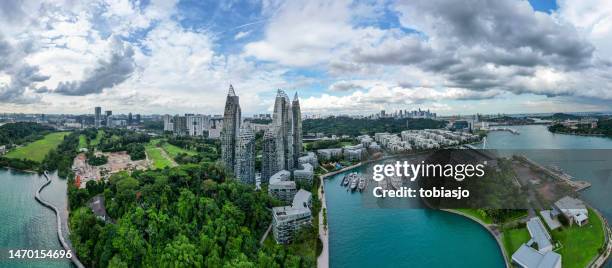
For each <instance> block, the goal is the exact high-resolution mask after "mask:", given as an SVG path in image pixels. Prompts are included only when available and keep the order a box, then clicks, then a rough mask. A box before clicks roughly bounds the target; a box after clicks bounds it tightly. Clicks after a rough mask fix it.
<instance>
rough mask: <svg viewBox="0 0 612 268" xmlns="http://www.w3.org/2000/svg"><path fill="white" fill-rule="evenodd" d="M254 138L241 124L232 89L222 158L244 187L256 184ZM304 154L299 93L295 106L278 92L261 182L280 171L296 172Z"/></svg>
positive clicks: (265, 144)
mask: <svg viewBox="0 0 612 268" xmlns="http://www.w3.org/2000/svg"><path fill="white" fill-rule="evenodd" d="M255 153H256V152H255V134H254V133H253V131H252V130H251V128H250V127H249V126H248V124H242V118H241V110H240V102H239V98H238V96H237V95H236V92H235V91H234V87H233V86H232V85H230V88H229V92H228V94H227V99H226V101H225V110H224V113H223V128H222V130H221V158H222V160H223V163H224V164H225V167H226V169H228V170H232V171H233V172H234V175H235V176H236V178H237V179H238V180H240V181H242V182H243V183H254V182H255ZM301 154H302V113H301V111H300V101H299V99H298V96H297V93H296V94H295V97H294V98H293V102H291V101H290V100H289V97H288V96H287V94H286V93H285V92H284V91H282V90H280V89H279V90H278V92H277V94H276V99H275V101H274V113H273V115H272V123H271V124H270V125H269V126H268V128H267V129H266V130H265V132H264V136H263V152H262V159H261V181H262V182H264V183H267V182H268V180H269V179H270V176H272V175H274V174H275V173H277V172H279V171H281V170H289V171H291V170H294V169H295V168H296V167H297V165H298V158H299V157H300V156H301Z"/></svg>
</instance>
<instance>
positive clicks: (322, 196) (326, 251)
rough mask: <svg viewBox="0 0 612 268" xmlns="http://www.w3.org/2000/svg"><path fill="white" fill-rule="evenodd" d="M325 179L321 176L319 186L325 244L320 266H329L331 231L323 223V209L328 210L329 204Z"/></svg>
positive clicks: (321, 225) (323, 240) (322, 234)
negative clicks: (325, 190) (325, 189)
mask: <svg viewBox="0 0 612 268" xmlns="http://www.w3.org/2000/svg"><path fill="white" fill-rule="evenodd" d="M324 183H325V182H324V181H323V179H322V178H321V185H320V186H319V196H320V199H321V211H320V212H319V238H320V239H321V242H322V244H323V249H322V250H321V255H319V257H318V258H317V267H318V268H328V267H329V233H328V231H329V230H328V228H327V226H325V225H324V224H323V210H324V209H325V211H327V204H326V202H325V192H324V191H323V189H324V188H323V185H324Z"/></svg>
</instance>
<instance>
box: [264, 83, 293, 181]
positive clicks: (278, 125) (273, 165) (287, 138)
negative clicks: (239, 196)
mask: <svg viewBox="0 0 612 268" xmlns="http://www.w3.org/2000/svg"><path fill="white" fill-rule="evenodd" d="M263 146H264V148H263V155H262V172H261V179H262V182H267V181H268V179H269V178H270V176H272V175H273V174H274V173H276V172H278V171H280V170H289V171H291V170H294V169H295V168H296V167H297V162H298V158H299V157H300V155H301V153H302V113H301V111H300V103H299V99H298V97H297V93H296V95H295V97H294V99H293V102H290V100H289V97H288V96H287V94H285V92H284V91H282V90H280V89H279V90H278V92H277V94H276V100H275V101H274V114H273V115H272V124H271V125H270V128H269V129H268V130H267V131H266V132H265V134H264V145H263Z"/></svg>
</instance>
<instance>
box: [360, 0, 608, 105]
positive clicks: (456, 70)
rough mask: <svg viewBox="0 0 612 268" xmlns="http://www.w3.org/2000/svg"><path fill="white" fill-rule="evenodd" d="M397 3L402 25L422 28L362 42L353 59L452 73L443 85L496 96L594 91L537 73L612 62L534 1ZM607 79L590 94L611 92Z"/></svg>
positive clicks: (573, 75)
mask: <svg viewBox="0 0 612 268" xmlns="http://www.w3.org/2000/svg"><path fill="white" fill-rule="evenodd" d="M394 9H395V11H397V12H398V14H399V19H400V22H401V23H402V26H404V27H406V28H411V29H414V30H416V31H417V32H416V33H413V32H409V33H406V34H397V32H395V34H391V35H387V36H385V37H383V39H382V41H381V42H378V43H373V44H356V45H355V46H354V48H353V49H352V51H351V57H352V60H353V61H354V62H356V63H359V64H363V65H381V66H389V65H410V66H414V67H416V68H418V69H420V70H423V71H425V72H429V73H431V74H435V75H436V76H438V77H440V78H442V79H444V82H441V84H439V85H441V86H444V87H447V88H462V89H466V90H471V91H476V92H497V93H487V94H476V93H475V95H473V96H468V95H469V94H468V95H465V98H468V99H469V98H472V97H475V98H476V99H478V98H481V97H482V98H489V97H494V96H496V95H497V94H499V92H500V91H509V92H513V93H516V94H522V93H535V94H541V95H546V96H562V95H572V94H574V95H580V94H582V93H581V92H587V91H585V90H583V91H579V90H580V89H579V87H576V86H575V85H572V86H570V85H564V84H555V83H551V84H546V83H547V82H542V80H538V79H535V77H536V74H537V71H538V70H540V71H541V70H543V69H545V70H554V71H555V72H556V73H557V74H558V75H559V77H561V79H565V78H567V79H569V80H570V81H575V80H576V79H577V77H580V74H581V73H589V72H593V70H602V69H603V70H605V69H609V68H611V67H612V66H611V65H607V64H606V61H605V60H602V59H599V58H597V57H596V56H595V55H594V54H595V48H594V46H593V45H592V44H591V43H589V42H588V41H587V40H585V39H584V38H583V36H582V35H581V34H580V33H578V31H577V29H576V28H574V26H572V25H568V24H564V23H563V22H560V21H558V20H556V19H555V18H554V17H553V16H551V15H549V14H545V13H541V12H536V11H534V10H533V8H532V7H531V6H530V4H529V3H528V2H527V1H513V0H500V1H480V0H465V1H464V0H461V1H459V0H457V1H447V0H414V1H413V0H410V1H403V2H399V3H397V4H395V5H394ZM602 77H603V78H602ZM541 78H542V77H541V76H540V77H539V79H541ZM599 78H602V79H604V80H605V81H604V82H603V83H599V84H598V85H590V86H591V87H590V91H588V92H600V91H603V90H605V88H603V87H604V86H605V85H606V84H607V83H608V82H606V81H609V77H607V78H606V77H604V76H601V77H599ZM572 79H574V80H572ZM598 81H599V80H598ZM582 82H584V81H582ZM543 83H544V86H545V87H546V88H542V86H543ZM583 84H584V83H583ZM589 94H595V93H589ZM458 98H459V97H458Z"/></svg>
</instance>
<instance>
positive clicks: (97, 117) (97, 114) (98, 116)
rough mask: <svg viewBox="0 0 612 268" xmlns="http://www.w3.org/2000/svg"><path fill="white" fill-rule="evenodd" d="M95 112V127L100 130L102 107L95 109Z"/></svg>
mask: <svg viewBox="0 0 612 268" xmlns="http://www.w3.org/2000/svg"><path fill="white" fill-rule="evenodd" d="M94 111H95V119H94V125H95V127H97V128H98V127H100V126H102V107H95V108H94Z"/></svg>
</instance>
